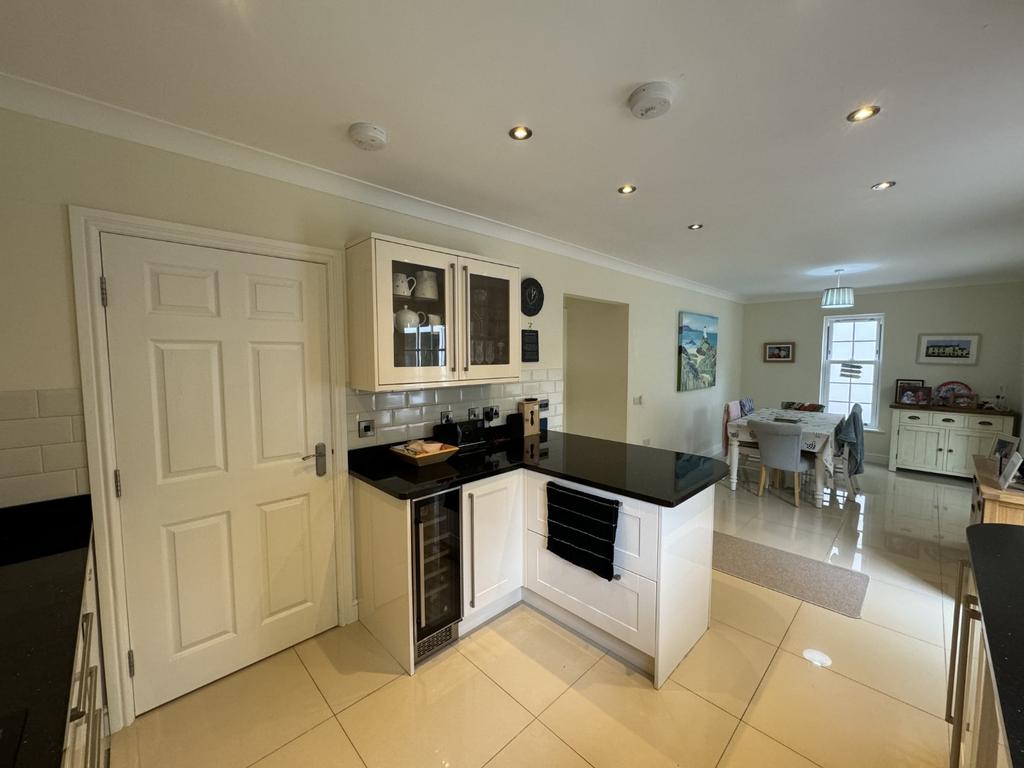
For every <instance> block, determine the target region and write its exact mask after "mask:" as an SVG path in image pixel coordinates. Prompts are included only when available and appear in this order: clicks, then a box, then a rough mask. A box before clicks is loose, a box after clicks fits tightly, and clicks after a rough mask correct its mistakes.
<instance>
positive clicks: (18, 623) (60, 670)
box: [0, 496, 92, 768]
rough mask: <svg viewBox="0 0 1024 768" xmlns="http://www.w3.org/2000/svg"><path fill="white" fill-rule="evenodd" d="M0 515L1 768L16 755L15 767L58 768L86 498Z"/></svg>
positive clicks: (84, 546) (81, 574)
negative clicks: (1, 526) (1, 527)
mask: <svg viewBox="0 0 1024 768" xmlns="http://www.w3.org/2000/svg"><path fill="white" fill-rule="evenodd" d="M0 512H3V513H4V518H5V522H4V535H3V537H2V538H0V627H2V628H3V629H2V631H0V721H2V724H0V765H4V766H7V765H11V762H10V759H11V755H12V754H14V752H12V750H16V754H17V759H16V760H15V761H14V763H13V765H15V766H17V768H37V767H38V768H51V767H52V768H56V767H57V766H59V765H60V761H61V753H62V751H63V747H64V726H65V723H66V718H67V712H68V697H69V696H70V695H71V676H72V671H73V669H72V668H73V667H74V663H75V643H76V641H77V640H78V627H79V620H80V616H81V608H82V588H83V586H84V583H85V569H86V561H87V559H88V558H87V555H88V547H89V536H90V532H91V530H92V511H91V508H90V505H89V496H75V497H71V498H67V499H55V500H53V501H43V502H38V503H35V504H25V505H22V506H20V507H9V508H7V509H3V510H0ZM22 724H23V725H24V729H23V730H22V729H21V727H20V726H21V725H22ZM19 730H21V733H20V734H19V733H18V731H19ZM5 760H6V762H4V761H5Z"/></svg>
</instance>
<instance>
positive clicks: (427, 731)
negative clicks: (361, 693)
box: [338, 649, 532, 768]
mask: <svg viewBox="0 0 1024 768" xmlns="http://www.w3.org/2000/svg"><path fill="white" fill-rule="evenodd" d="M531 719H532V718H531V716H530V713H529V712H527V711H526V710H525V709H523V708H522V707H521V706H520V705H519V704H518V703H516V701H515V699H513V698H512V697H511V696H509V695H508V694H507V693H505V692H504V691H503V690H501V688H499V687H498V686H497V685H496V684H495V683H494V682H493V681H491V680H490V679H488V677H487V676H486V675H485V674H484V673H483V672H481V671H480V670H479V669H477V668H476V667H474V666H473V664H472V663H470V661H469V660H468V659H466V657H465V656H463V655H462V654H461V653H459V652H458V651H456V650H454V649H451V650H449V651H446V652H444V653H442V654H441V655H440V656H438V657H436V658H434V659H432V660H431V661H429V662H427V663H426V664H424V665H423V666H421V667H420V668H419V669H418V671H417V672H416V675H415V676H412V677H409V676H404V677H400V678H398V679H397V680H395V681H394V682H392V683H390V684H389V685H386V686H385V687H384V688H382V689H380V690H379V691H376V692H375V693H373V694H371V695H370V696H368V697H366V698H365V699H363V700H362V701H360V702H358V703H357V704H353V705H352V706H351V707H349V708H348V709H346V710H344V711H343V712H342V713H341V714H340V715H338V720H339V721H340V722H341V724H342V726H343V727H344V728H345V732H346V733H347V734H348V735H349V738H351V739H352V743H353V744H354V745H355V748H356V750H357V751H358V752H359V754H360V755H361V756H362V757H363V759H364V760H365V761H366V763H367V765H369V766H370V768H389V767H392V766H393V767H394V768H407V767H408V766H420V765H441V766H443V765H450V766H460V767H461V766H468V767H469V768H473V767H474V766H475V767H478V766H481V765H483V764H484V763H486V762H487V761H488V760H490V759H491V758H492V757H493V756H494V755H495V754H497V753H498V751H499V750H501V749H502V748H503V747H504V746H505V745H506V744H508V743H509V742H510V741H511V740H512V739H513V738H514V737H515V736H516V734H518V733H519V732H520V731H521V730H522V729H523V728H525V727H526V726H527V724H528V723H529V722H530V720H531Z"/></svg>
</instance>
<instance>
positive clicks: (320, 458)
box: [302, 443, 327, 477]
mask: <svg viewBox="0 0 1024 768" xmlns="http://www.w3.org/2000/svg"><path fill="white" fill-rule="evenodd" d="M310 459H316V476H317V477H323V476H324V475H326V474H327V445H326V444H324V443H317V444H316V445H315V446H313V453H311V454H309V455H308V456H303V457H302V460H303V461H309V460H310Z"/></svg>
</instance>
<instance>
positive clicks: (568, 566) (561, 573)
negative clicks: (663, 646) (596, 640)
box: [526, 531, 658, 656]
mask: <svg viewBox="0 0 1024 768" xmlns="http://www.w3.org/2000/svg"><path fill="white" fill-rule="evenodd" d="M526 536H527V547H526V586H527V587H528V588H529V589H531V590H533V591H534V592H536V593H537V594H538V595H540V596H541V597H546V598H547V599H548V600H550V601H551V602H553V603H554V604H555V605H558V606H561V607H562V608H564V609H565V610H567V611H569V612H570V613H572V614H574V615H575V616H579V617H580V618H581V619H583V620H584V621H587V622H589V623H591V624H593V625H594V626H595V627H598V628H600V629H603V630H604V631H605V632H607V633H608V634H610V635H613V636H615V637H617V638H619V639H620V640H622V641H623V642H624V643H628V644H629V645H631V646H633V647H634V648H639V649H640V650H641V651H643V652H644V653H646V654H649V655H651V656H653V655H654V651H655V636H654V634H655V621H656V618H657V612H658V606H657V600H658V585H657V584H656V583H655V582H653V581H651V580H650V579H645V578H644V577H643V576H639V575H637V574H635V573H633V572H632V571H627V570H625V569H623V568H619V567H618V566H615V569H614V573H615V577H614V579H612V581H605V580H604V579H602V578H600V577H599V576H595V575H594V574H593V573H591V572H590V571H588V570H585V569H583V568H579V567H577V566H575V565H573V564H572V563H570V562H568V561H567V560H563V559H562V558H560V557H558V556H557V555H553V554H551V553H550V552H548V549H547V537H546V536H541V535H540V534H537V533H534V532H533V531H530V532H528V533H527V534H526Z"/></svg>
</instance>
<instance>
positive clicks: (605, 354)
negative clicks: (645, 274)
mask: <svg viewBox="0 0 1024 768" xmlns="http://www.w3.org/2000/svg"><path fill="white" fill-rule="evenodd" d="M628 341H629V307H628V306H626V305H625V304H614V303H611V302H606V301H590V300H588V299H579V298H575V297H569V296H567V297H566V298H565V402H566V403H567V407H566V409H565V430H566V431H567V432H572V433H574V434H578V435H590V436H591V437H601V438H604V439H606V440H623V439H624V438H625V436H626V413H627V410H628V408H629V399H628V398H629V382H628V366H629V361H628V359H627V357H628V356H627V345H628Z"/></svg>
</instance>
